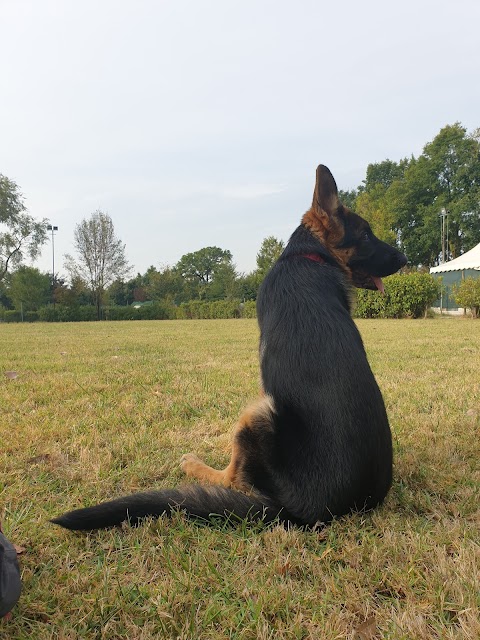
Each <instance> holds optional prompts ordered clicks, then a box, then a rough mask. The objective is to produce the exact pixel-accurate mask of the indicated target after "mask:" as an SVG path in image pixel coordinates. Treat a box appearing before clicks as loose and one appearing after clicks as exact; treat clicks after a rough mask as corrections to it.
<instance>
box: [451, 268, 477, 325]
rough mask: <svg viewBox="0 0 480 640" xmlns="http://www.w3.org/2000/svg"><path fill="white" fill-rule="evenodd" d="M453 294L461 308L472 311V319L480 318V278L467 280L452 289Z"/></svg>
mask: <svg viewBox="0 0 480 640" xmlns="http://www.w3.org/2000/svg"><path fill="white" fill-rule="evenodd" d="M452 293H453V298H454V300H455V302H456V303H457V304H458V306H459V307H465V308H468V309H470V310H471V312H472V318H478V317H479V316H480V278H472V277H469V278H465V280H462V282H461V283H460V284H459V285H454V286H453V287H452Z"/></svg>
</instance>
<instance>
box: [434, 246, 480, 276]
mask: <svg viewBox="0 0 480 640" xmlns="http://www.w3.org/2000/svg"><path fill="white" fill-rule="evenodd" d="M464 269H477V270H479V271H480V243H478V244H477V246H476V247H473V249H470V251H467V253H463V254H462V255H461V256H458V258H455V260H450V262H444V263H443V264H439V265H438V267H432V268H431V269H430V273H442V272H444V271H463V270H464Z"/></svg>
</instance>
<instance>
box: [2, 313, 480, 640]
mask: <svg viewBox="0 0 480 640" xmlns="http://www.w3.org/2000/svg"><path fill="white" fill-rule="evenodd" d="M359 327H360V330H361V332H362V334H363V336H364V340H365V344H366V347H367V351H368V353H369V357H370V361H371V364H372V368H373V369H374V372H375V374H376V376H377V379H378V381H379V384H380V386H381V388H382V391H383V393H384V397H385V401H386V404H387V410H388V412H389V416H390V421H391V426H392V430H393V433H394V444H395V481H394V486H393V489H392V491H391V493H390V495H389V497H388V499H387V501H386V503H385V505H384V506H383V507H382V508H381V509H379V510H377V511H376V512H374V513H372V514H367V515H353V516H351V517H348V518H343V519H341V520H338V521H336V522H334V523H333V524H332V525H331V526H330V527H328V528H327V529H325V530H323V531H313V532H312V531H311V532H302V531H299V530H297V529H292V530H290V531H286V530H284V529H283V528H281V527H276V528H272V529H264V528H262V527H260V526H245V525H242V524H240V525H239V526H238V527H236V528H233V529H231V528H230V529H224V528H222V525H220V524H217V525H216V526H214V527H207V526H201V525H198V524H194V523H191V522H188V521H186V520H185V519H184V518H183V517H182V515H181V514H178V515H176V516H175V517H174V518H173V520H172V521H167V520H162V519H160V520H158V521H151V522H147V523H146V524H145V525H144V526H141V527H139V528H136V529H129V528H128V527H125V528H123V529H115V530H110V531H102V532H98V533H95V534H89V535H80V534H72V533H68V532H65V531H62V530H60V529H58V528H56V527H54V526H52V525H50V524H49V523H48V519H49V518H50V517H52V516H53V515H57V514H58V513H61V512H63V511H65V510H67V509H70V508H74V507H77V506H80V505H84V504H91V503H94V502H96V501H98V500H99V499H105V498H110V497H112V496H114V495H118V494H121V493H124V492H130V491H134V490H139V489H144V488H150V487H153V486H156V487H162V486H172V485H174V484H177V483H179V482H181V481H182V480H183V478H182V476H181V473H180V471H179V468H178V461H179V458H180V456H181V455H182V454H183V453H185V452H187V451H194V452H196V453H198V454H199V455H201V456H203V457H204V458H205V459H206V460H207V461H208V462H210V463H212V464H213V465H218V466H221V465H224V464H225V463H226V462H227V460H228V452H229V442H230V432H231V428H232V425H233V423H234V422H235V420H236V418H237V416H238V414H239V412H240V410H241V409H242V407H243V406H244V405H245V404H246V403H247V402H248V401H250V400H252V399H254V398H255V397H256V395H257V393H258V365H257V339H258V331H257V328H256V323H255V321H250V320H231V321H215V320H214V321H184V322H182V321H174V322H168V321H163V322H153V321H152V322H138V323H122V322H117V323H101V324H97V323H92V324H65V325H60V324H59V325H50V324H45V325H41V324H38V325H3V326H1V327H0V416H1V420H0V443H1V444H0V469H1V473H0V491H1V503H0V513H1V517H2V519H3V522H4V528H5V530H6V533H7V534H8V535H9V537H10V538H11V539H12V540H13V541H14V542H16V543H17V544H20V545H21V546H23V547H25V549H26V551H25V553H24V555H23V556H22V558H21V565H22V571H23V582H24V592H23V595H22V598H21V601H20V603H19V605H18V606H17V607H16V609H15V613H14V617H13V619H12V621H10V622H8V623H5V622H3V623H0V625H1V626H0V635H2V634H4V633H5V634H7V635H6V637H8V638H12V640H20V639H22V640H23V639H25V638H39V639H52V640H53V639H59V640H67V639H77V638H102V639H103V638H105V639H112V640H113V639H116V638H124V637H128V638H132V639H139V640H140V639H145V640H146V639H150V638H184V639H197V638H201V639H202V640H203V639H210V638H211V639H221V638H239V639H252V640H253V639H256V638H265V639H266V638H275V639H277V638H286V639H287V638H312V639H313V638H315V639H318V638H322V639H325V640H330V639H332V640H333V639H334V638H349V639H353V638H356V639H358V640H369V639H370V640H371V639H375V638H378V639H383V638H392V639H395V640H396V639H405V640H407V639H408V640H415V639H418V640H420V639H421V640H424V639H429V638H432V639H438V640H440V639H442V640H443V639H462V640H463V639H471V640H477V639H478V638H479V637H480V622H479V616H478V610H479V606H480V603H479V600H478V598H479V596H478V594H479V593H480V580H479V566H480V553H479V543H478V541H479V539H480V526H479V524H480V523H479V511H478V504H479V502H478V498H479V495H478V488H479V486H480V473H479V464H478V460H479V445H478V442H479V438H478V435H479V434H478V430H479V425H480V419H479V416H480V378H479V375H478V362H479V361H480V322H472V321H464V320H461V319H448V320H447V319H446V320H431V321H381V320H370V321H363V322H359ZM7 371H8V372H16V374H17V376H16V377H11V376H9V377H7V376H6V375H5V372H7Z"/></svg>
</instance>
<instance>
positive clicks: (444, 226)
mask: <svg viewBox="0 0 480 640" xmlns="http://www.w3.org/2000/svg"><path fill="white" fill-rule="evenodd" d="M439 215H440V229H441V237H442V264H443V263H444V262H445V260H446V249H447V250H448V246H446V245H448V211H447V210H446V209H445V207H442V210H441V211H440V214H439Z"/></svg>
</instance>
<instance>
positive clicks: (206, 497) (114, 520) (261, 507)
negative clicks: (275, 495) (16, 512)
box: [51, 485, 287, 531]
mask: <svg viewBox="0 0 480 640" xmlns="http://www.w3.org/2000/svg"><path fill="white" fill-rule="evenodd" d="M177 510H180V511H184V512H185V513H186V515H187V516H190V517H193V518H199V519H203V520H209V519H211V518H215V517H220V518H222V519H224V520H230V519H231V520H233V521H238V520H249V521H259V520H262V521H263V522H265V523H269V522H272V521H274V520H276V519H277V518H278V519H279V520H280V521H285V520H286V519H287V518H286V517H285V515H284V514H283V512H282V509H281V507H279V506H277V505H274V504H273V503H271V502H270V501H269V500H268V498H266V497H264V496H260V495H259V494H252V495H246V494H244V493H240V491H236V490H235V489H228V488H224V487H216V486H211V487H204V486H200V485H191V486H186V487H183V488H179V489H163V490H159V491H148V492H145V493H134V494H132V495H130V496H124V497H122V498H117V499H116V500H111V501H109V502H102V503H101V504H97V505H95V506H93V507H86V508H85V509H76V510H75V511H69V512H68V513H65V514H63V515H62V516H59V517H58V518H53V519H52V520H51V522H53V523H55V524H59V525H60V526H62V527H65V528H66V529H72V530H78V531H88V530H92V529H104V528H106V527H112V526H115V525H119V524H121V523H122V522H124V521H127V522H130V523H131V524H133V525H135V524H138V523H139V522H140V521H141V520H142V519H143V518H147V517H149V516H153V517H159V516H162V515H166V516H169V515H171V513H172V512H173V511H177Z"/></svg>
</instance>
